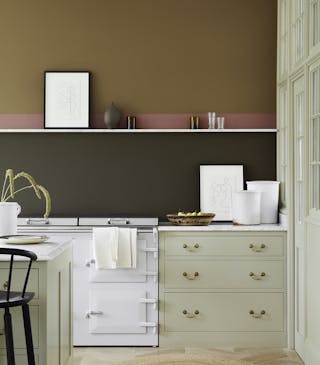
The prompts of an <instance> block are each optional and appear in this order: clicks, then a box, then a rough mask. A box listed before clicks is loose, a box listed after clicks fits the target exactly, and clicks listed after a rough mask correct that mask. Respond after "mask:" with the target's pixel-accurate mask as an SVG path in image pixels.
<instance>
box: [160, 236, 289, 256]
mask: <svg viewBox="0 0 320 365" xmlns="http://www.w3.org/2000/svg"><path fill="white" fill-rule="evenodd" d="M163 240H164V253H165V255H166V256H172V255H179V256H180V255H183V256H206V255H222V256H224V255H226V256H250V257H264V256H283V255H284V240H283V235H281V234H278V233H271V234H266V233H261V234H256V233H254V234H248V233H245V234H244V233H242V232H232V233H229V232H226V233H224V232H219V233H207V232H206V233H201V234H199V233H194V232H190V233H185V232H184V233H176V232H174V233H170V234H169V233H164V234H163Z"/></svg>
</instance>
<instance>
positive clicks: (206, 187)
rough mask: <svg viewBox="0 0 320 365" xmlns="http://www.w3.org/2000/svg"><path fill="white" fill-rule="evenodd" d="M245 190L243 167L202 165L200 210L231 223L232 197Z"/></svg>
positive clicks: (216, 219)
mask: <svg viewBox="0 0 320 365" xmlns="http://www.w3.org/2000/svg"><path fill="white" fill-rule="evenodd" d="M240 190H243V165H200V210H201V211H202V212H206V213H215V214H216V216H215V219H214V220H215V221H231V220H232V219H233V216H232V196H233V194H234V193H235V192H237V191H240Z"/></svg>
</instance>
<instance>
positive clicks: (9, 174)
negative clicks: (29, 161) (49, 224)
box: [0, 169, 51, 218]
mask: <svg viewBox="0 0 320 365" xmlns="http://www.w3.org/2000/svg"><path fill="white" fill-rule="evenodd" d="M20 178H24V179H25V180H27V182H29V184H30V185H26V186H23V187H22V188H19V189H18V190H16V188H15V181H16V180H17V179H20ZM27 189H33V190H34V193H35V194H36V196H37V198H38V199H41V193H42V194H43V196H44V198H45V200H46V211H45V213H44V218H48V217H49V215H50V212H51V197H50V194H49V192H48V190H47V189H46V188H45V187H43V186H42V185H39V184H38V183H37V182H36V180H35V179H34V178H33V177H32V176H31V175H30V174H28V173H26V172H23V171H22V172H19V173H18V174H16V175H15V174H14V172H13V170H12V169H8V170H7V171H6V175H5V178H4V182H3V185H2V193H1V200H0V201H1V202H7V201H8V200H9V199H13V198H14V197H15V194H17V193H19V192H20V191H23V190H27Z"/></svg>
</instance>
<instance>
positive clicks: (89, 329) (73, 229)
mask: <svg viewBox="0 0 320 365" xmlns="http://www.w3.org/2000/svg"><path fill="white" fill-rule="evenodd" d="M18 224H19V233H24V234H46V235H48V236H50V238H52V239H54V237H57V236H60V237H61V236H68V237H70V238H72V239H73V242H74V244H73V256H74V271H73V318H74V322H73V329H74V336H73V339H74V340H73V341H74V346H158V230H157V225H158V219H157V218H49V219H41V218H19V222H18ZM98 226H125V227H135V228H137V232H138V233H137V235H138V236H137V267H136V269H112V270H96V269H95V263H94V258H93V245H92V228H93V227H98Z"/></svg>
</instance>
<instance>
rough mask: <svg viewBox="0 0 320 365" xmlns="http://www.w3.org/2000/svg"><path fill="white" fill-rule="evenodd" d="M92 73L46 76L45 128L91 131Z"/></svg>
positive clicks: (80, 72)
mask: <svg viewBox="0 0 320 365" xmlns="http://www.w3.org/2000/svg"><path fill="white" fill-rule="evenodd" d="M89 84H90V72H89V71H46V72H45V73H44V127H45V128H60V129H63V128H89V101H90V87H89Z"/></svg>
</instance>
